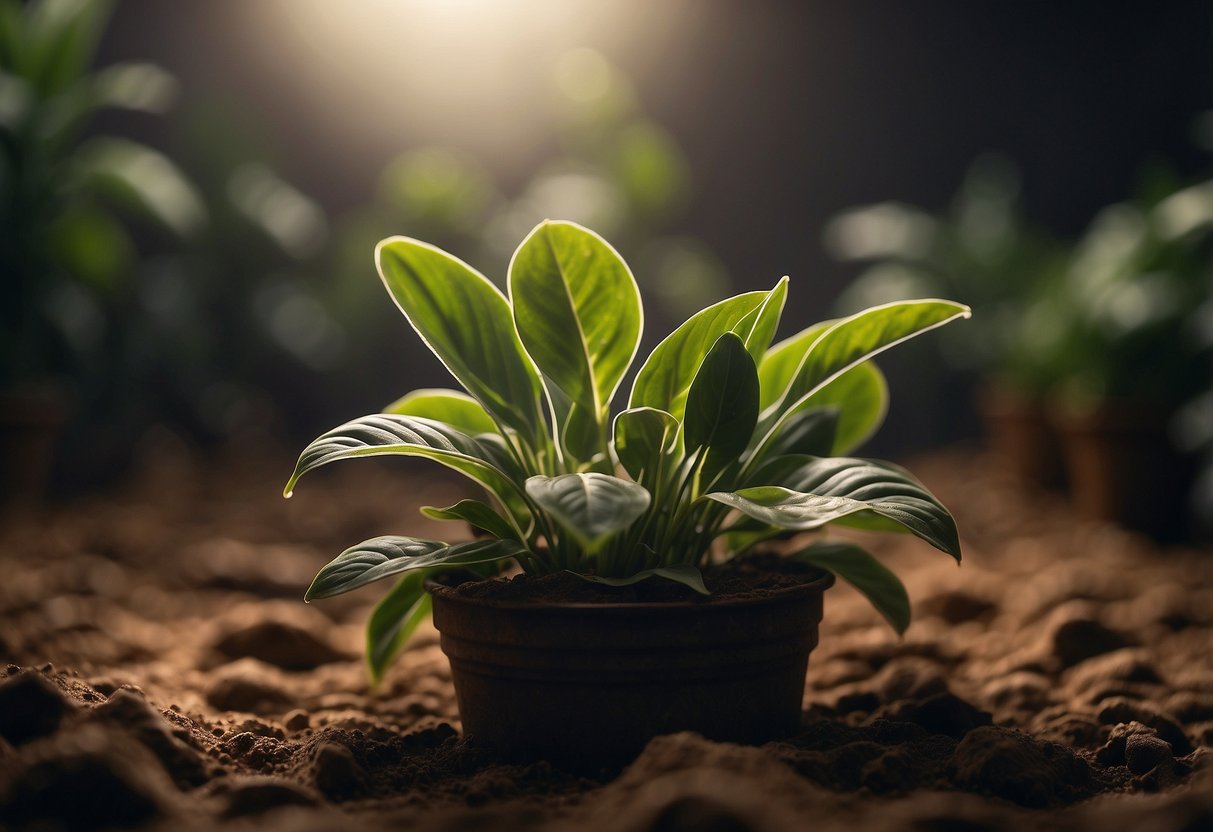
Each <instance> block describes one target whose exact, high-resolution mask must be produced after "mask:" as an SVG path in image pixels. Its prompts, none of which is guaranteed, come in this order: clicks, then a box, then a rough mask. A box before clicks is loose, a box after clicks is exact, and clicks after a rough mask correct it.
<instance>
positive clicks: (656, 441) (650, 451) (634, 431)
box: [615, 407, 681, 482]
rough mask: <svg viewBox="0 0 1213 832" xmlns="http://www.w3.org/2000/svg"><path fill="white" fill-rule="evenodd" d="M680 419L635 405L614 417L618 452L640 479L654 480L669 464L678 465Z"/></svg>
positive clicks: (620, 458)
mask: <svg viewBox="0 0 1213 832" xmlns="http://www.w3.org/2000/svg"><path fill="white" fill-rule="evenodd" d="M679 427H680V425H679V424H678V420H677V419H675V418H674V417H673V416H671V415H670V414H669V413H666V412H665V411H664V410H657V409H656V408H653V407H636V408H632V409H630V410H625V411H623V412H622V413H620V414H619V415H618V416H616V417H615V453H616V455H617V456H618V457H619V464H620V465H622V466H623V469H624V470H625V471H627V472H628V473H629V474H631V476H632V479H634V480H636V481H637V482H646V481H648V482H652V481H653V480H654V477H655V476H656V477H659V476H660V474H659V472H660V471H661V470H663V469H664V468H665V467H666V465H667V464H668V465H676V464H677V463H678V462H679V461H680V459H679V457H680V456H681V454H680V453H679V452H678V428H679Z"/></svg>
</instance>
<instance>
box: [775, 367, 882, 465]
mask: <svg viewBox="0 0 1213 832" xmlns="http://www.w3.org/2000/svg"><path fill="white" fill-rule="evenodd" d="M816 408H833V409H836V410H837V411H838V425H837V427H836V429H835V432H834V446H833V447H832V448H831V449H830V450H829V451H828V452H826V453H825V454H822V456H841V455H845V454H849V453H851V452H853V451H854V450H855V449H856V448H858V447H859V446H860V445H862V444H863V443H864V442H866V441H867V440H868V439H869V438H870V437H871V436H872V434H874V433H876V431H877V429H879V428H880V425H881V423H883V422H884V417H885V414H886V413H887V412H888V408H889V387H888V384H887V383H886V382H885V380H884V373H882V372H880V368H879V367H877V366H876V365H875V364H873V363H872V362H870V361H865V362H864V363H862V364H857V365H855V366H854V367H852V368H851V369H849V370H847V371H846V372H845V373H843V374H842V375H840V376H836V377H835V378H834V380H833V381H830V382H828V383H826V384H823V385H822V386H820V387H818V388H817V390H816V391H815V392H813V393H812V394H811V395H809V396H808V397H807V398H805V399H804V401H802V402H801V403H800V405H798V406H797V408H796V410H794V411H793V413H797V412H800V411H803V410H812V409H816ZM789 418H791V417H789Z"/></svg>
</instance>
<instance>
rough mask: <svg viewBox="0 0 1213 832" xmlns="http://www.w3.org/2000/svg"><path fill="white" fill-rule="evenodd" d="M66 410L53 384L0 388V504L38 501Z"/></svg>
mask: <svg viewBox="0 0 1213 832" xmlns="http://www.w3.org/2000/svg"><path fill="white" fill-rule="evenodd" d="M68 412H69V411H68V396H67V394H66V393H65V392H64V391H63V390H62V389H61V388H60V387H58V386H57V385H54V384H43V385H37V386H28V387H20V388H10V389H6V390H2V391H0V460H2V461H3V462H2V464H0V506H17V507H28V506H31V505H37V504H38V503H40V502H42V500H43V498H44V497H45V496H46V491H47V486H48V484H49V482H50V477H51V471H52V469H53V468H54V462H55V453H56V451H57V449H58V447H59V441H60V439H61V438H62V436H63V429H64V426H65V425H66V424H67V419H68Z"/></svg>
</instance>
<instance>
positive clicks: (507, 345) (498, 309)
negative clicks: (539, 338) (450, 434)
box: [375, 237, 545, 445]
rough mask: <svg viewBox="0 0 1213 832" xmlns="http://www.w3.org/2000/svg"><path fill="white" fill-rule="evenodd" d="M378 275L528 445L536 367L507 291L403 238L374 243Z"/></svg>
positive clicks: (424, 334)
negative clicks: (516, 326)
mask: <svg viewBox="0 0 1213 832" xmlns="http://www.w3.org/2000/svg"><path fill="white" fill-rule="evenodd" d="M375 262H376V264H377V265H378V268H379V276H380V277H381V278H382V280H383V285H384V286H386V287H387V290H388V293H389V294H390V295H391V296H392V299H393V300H394V301H395V302H396V305H397V306H398V307H400V311H402V312H403V313H404V316H405V317H406V318H408V321H409V323H410V324H411V325H412V327H413V329H415V330H416V331H417V334H418V335H420V336H421V340H422V341H424V342H425V344H426V346H428V347H429V348H430V349H431V350H433V352H434V354H435V355H436V356H438V359H439V360H440V361H441V362H442V363H443V365H445V366H446V368H447V369H448V370H450V372H451V375H453V376H454V377H455V378H456V379H457V380H458V381H459V383H460V384H462V385H463V386H464V388H466V389H467V391H468V392H469V393H471V394H472V396H473V398H475V399H476V400H477V401H479V402H480V403H481V404H482V405H483V406H484V408H485V410H487V411H488V412H489V413H490V414H492V415H493V416H495V417H496V418H497V419H498V420H499V421H500V422H501V423H502V424H504V425H507V426H509V427H510V428H513V429H514V430H516V431H518V433H519V434H520V435H521V436H522V437H524V439H525V440H526V441H527V442H529V443H531V444H532V445H534V444H536V443H537V442H538V439H539V437H540V436H541V435H542V434H543V432H544V430H545V428H544V421H543V412H542V409H541V397H542V391H541V386H540V381H539V373H538V372H537V371H536V369H535V367H534V366H533V365H532V364H531V360H530V358H529V357H528V356H527V355H526V353H525V351H524V350H523V348H522V342H521V341H520V340H519V339H518V333H517V332H516V331H515V329H514V318H513V315H512V314H511V312H510V304H509V302H508V301H507V300H506V299H505V296H504V295H502V294H501V292H500V291H499V290H498V289H497V287H495V286H494V285H493V284H492V283H490V282H489V281H488V279H487V278H485V277H484V276H483V275H482V274H480V273H479V272H477V271H476V270H475V269H473V268H472V267H471V266H469V265H467V264H466V263H464V262H463V261H462V260H459V259H457V258H455V257H452V256H451V255H449V254H447V253H446V252H445V251H442V250H441V249H438V248H435V247H434V246H431V245H429V244H428V243H423V242H421V241H419V240H413V239H410V238H408V237H389V238H388V239H386V240H383V241H382V242H380V243H379V245H378V246H377V247H376V248H375Z"/></svg>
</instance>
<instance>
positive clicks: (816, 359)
mask: <svg viewBox="0 0 1213 832" xmlns="http://www.w3.org/2000/svg"><path fill="white" fill-rule="evenodd" d="M969 315H970V312H969V307H967V306H965V305H963V304H960V303H953V302H952V301H946V300H933V299H929V300H909V301H898V302H896V303H887V304H884V305H882V306H874V307H872V308H871V309H866V310H864V311H863V312H859V313H857V314H855V315H852V316H850V317H849V318H843V319H842V320H841V321H838V322H836V323H834V324H833V325H832V326H830V327H829V328H828V329H826V330H825V331H823V332H822V333H821V335H820V336H819V337H817V338H816V339H814V340H812V343H811V345H810V346H809V348H808V350H807V351H806V352H805V353H804V357H803V359H802V360H801V362H800V365H799V366H798V367H797V369H796V374H795V375H794V376H793V378H792V380H791V381H790V382H789V384H788V386H787V388H786V390H785V391H784V393H783V395H782V397H781V398H780V399H779V401H778V402H776V404H775V405H773V407H775V408H776V409H777V410H778V411H779V412H781V413H784V414H785V415H786V413H787V412H789V411H791V410H794V409H796V407H797V405H798V404H799V403H800V402H801V401H802V400H803V399H805V398H806V397H808V396H809V395H811V394H812V393H813V392H815V391H816V390H817V389H818V388H819V387H820V386H822V385H824V384H825V383H827V382H829V381H831V380H833V379H834V378H836V377H837V376H839V375H841V374H842V373H844V372H845V371H847V370H848V369H850V368H851V367H854V366H855V365H857V364H859V363H861V362H863V361H866V360H867V359H869V358H871V357H872V356H874V355H877V354H878V353H881V352H883V351H885V350H886V349H888V348H889V347H892V346H895V345H897V344H900V343H901V342H903V341H907V340H909V339H910V338H913V337H914V336H915V335H919V334H921V333H923V332H927V331H929V330H932V329H936V328H937V327H940V326H943V325H944V324H946V323H948V322H950V321H954V320H956V319H958V318H967V317H969ZM765 415H766V414H764V416H765Z"/></svg>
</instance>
